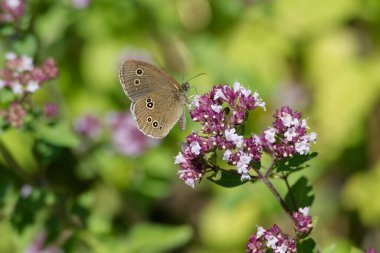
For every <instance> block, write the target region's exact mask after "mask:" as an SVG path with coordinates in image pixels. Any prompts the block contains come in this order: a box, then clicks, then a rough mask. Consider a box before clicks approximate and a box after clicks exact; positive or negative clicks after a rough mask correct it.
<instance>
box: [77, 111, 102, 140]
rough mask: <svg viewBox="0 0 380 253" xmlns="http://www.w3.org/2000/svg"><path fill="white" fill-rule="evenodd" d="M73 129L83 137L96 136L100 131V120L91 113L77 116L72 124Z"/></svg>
mask: <svg viewBox="0 0 380 253" xmlns="http://www.w3.org/2000/svg"><path fill="white" fill-rule="evenodd" d="M74 128H75V130H76V131H77V132H78V133H79V134H81V135H82V136H84V137H89V138H92V139H94V138H96V137H98V136H99V134H100V132H101V124H100V120H99V119H98V118H97V117H95V116H93V115H85V116H83V117H81V118H78V119H77V120H76V121H75V124H74Z"/></svg>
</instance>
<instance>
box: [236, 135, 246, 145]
mask: <svg viewBox="0 0 380 253" xmlns="http://www.w3.org/2000/svg"><path fill="white" fill-rule="evenodd" d="M234 143H235V145H236V147H238V148H241V146H243V143H244V137H243V136H241V135H236V139H235V141H234Z"/></svg>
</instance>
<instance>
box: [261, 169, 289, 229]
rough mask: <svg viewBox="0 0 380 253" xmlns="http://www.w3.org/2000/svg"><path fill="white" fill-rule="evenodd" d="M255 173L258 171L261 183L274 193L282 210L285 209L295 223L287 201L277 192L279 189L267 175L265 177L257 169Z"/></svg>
mask: <svg viewBox="0 0 380 253" xmlns="http://www.w3.org/2000/svg"><path fill="white" fill-rule="evenodd" d="M255 171H256V173H257V175H258V176H259V179H261V181H263V183H264V184H265V185H266V186H267V187H268V189H269V190H270V191H271V192H272V193H273V195H274V197H275V198H276V200H277V201H278V202H279V203H280V205H281V207H282V209H284V211H285V212H286V213H287V214H288V216H289V217H290V219H291V220H292V221H293V222H295V220H294V218H293V214H292V212H291V211H290V209H289V208H288V206H287V205H286V203H285V201H284V200H283V199H282V197H281V195H280V193H279V192H278V191H277V189H276V188H275V187H274V186H273V184H272V183H271V182H270V181H269V179H268V178H267V177H265V175H263V174H262V173H261V171H260V170H259V169H255Z"/></svg>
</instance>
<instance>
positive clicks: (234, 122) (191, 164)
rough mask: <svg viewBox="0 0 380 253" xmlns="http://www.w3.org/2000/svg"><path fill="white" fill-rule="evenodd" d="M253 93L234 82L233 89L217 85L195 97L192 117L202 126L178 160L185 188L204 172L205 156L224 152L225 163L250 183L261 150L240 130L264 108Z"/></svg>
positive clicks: (194, 133)
mask: <svg viewBox="0 0 380 253" xmlns="http://www.w3.org/2000/svg"><path fill="white" fill-rule="evenodd" d="M251 93H252V92H251V91H250V90H249V89H245V88H244V87H243V86H242V85H241V84H240V83H238V82H235V83H234V85H233V88H231V87H230V86H228V85H217V86H215V87H214V88H213V89H212V90H211V91H210V92H209V93H206V94H204V95H202V96H195V98H194V99H193V101H192V102H191V105H192V109H191V111H190V116H191V118H192V120H193V121H196V122H199V123H200V124H201V130H200V131H199V132H193V133H192V134H191V135H189V136H188V137H187V142H186V144H185V145H184V147H183V149H182V152H180V154H181V155H178V156H176V159H175V163H179V164H180V166H181V168H182V169H181V170H180V172H179V175H180V178H181V179H182V180H184V181H185V183H186V184H188V185H191V186H192V187H194V182H195V181H197V180H199V179H200V178H201V177H202V176H203V173H204V171H205V168H204V167H205V166H204V164H205V163H207V162H206V154H207V153H210V152H217V151H218V150H219V151H222V152H223V160H225V161H227V163H228V164H230V165H233V166H236V171H237V173H239V174H240V176H241V180H243V181H244V180H250V179H251V176H250V175H249V171H250V169H251V163H252V162H257V161H259V160H260V159H261V151H262V148H261V146H260V145H259V144H258V142H257V140H256V138H253V137H248V138H245V137H244V136H243V135H242V134H241V133H239V132H238V130H237V129H238V127H239V126H240V125H242V124H244V122H245V121H246V119H247V115H248V112H249V111H251V110H254V109H255V108H256V107H258V106H259V107H262V106H263V102H262V100H260V99H259V97H258V94H257V93H254V94H251ZM184 160H185V161H186V162H185V161H184Z"/></svg>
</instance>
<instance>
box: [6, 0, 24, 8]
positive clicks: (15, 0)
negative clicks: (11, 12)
mask: <svg viewBox="0 0 380 253" xmlns="http://www.w3.org/2000/svg"><path fill="white" fill-rule="evenodd" d="M6 4H7V5H8V6H9V7H10V8H12V9H16V8H17V7H18V6H19V5H20V4H21V2H20V0H6Z"/></svg>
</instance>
